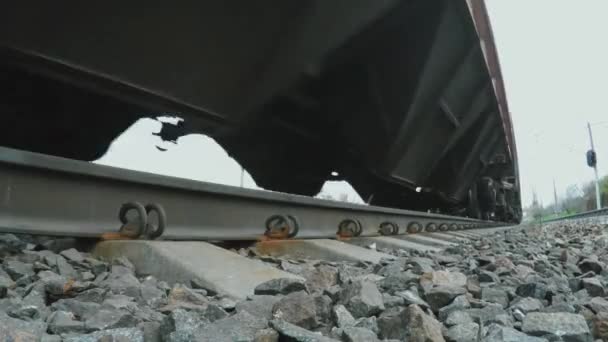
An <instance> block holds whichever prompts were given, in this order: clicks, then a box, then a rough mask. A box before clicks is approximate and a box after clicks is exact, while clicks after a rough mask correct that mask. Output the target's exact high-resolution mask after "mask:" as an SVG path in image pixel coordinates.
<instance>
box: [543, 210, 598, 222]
mask: <svg viewBox="0 0 608 342" xmlns="http://www.w3.org/2000/svg"><path fill="white" fill-rule="evenodd" d="M598 218H599V219H603V220H604V221H606V222H607V223H608V208H602V209H597V210H590V211H585V212H583V213H578V214H572V215H567V216H562V217H557V218H553V219H550V220H543V223H549V222H558V221H570V220H585V219H598Z"/></svg>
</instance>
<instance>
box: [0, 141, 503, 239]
mask: <svg viewBox="0 0 608 342" xmlns="http://www.w3.org/2000/svg"><path fill="white" fill-rule="evenodd" d="M500 225H502V224H501V223H497V222H488V221H481V220H475V219H470V218H464V217H454V216H447V215H439V214H432V213H424V212H416V211H408V210H400V209H391V208H384V207H375V206H366V205H357V204H349V203H341V202H333V201H327V200H320V199H314V198H310V197H305V196H298V195H291V194H284V193H276V192H266V191H258V190H251V189H242V188H237V187H232V186H225V185H218V184H211V183H206V182H199V181H192V180H186V179H180V178H174V177H166V176H160V175H155V174H150V173H144V172H137V171H131V170H125V169H120V168H114V167H108V166H102V165H96V164H91V163H87V162H81V161H75V160H70V159H64V158H59V157H52V156H48V155H42V154H37V153H31V152H25V151H20V150H14V149H8V148H0V230H1V231H6V232H15V233H29V234H43V235H61V236H74V237H91V238H150V239H156V238H158V239H166V240H211V241H217V240H259V239H265V238H271V239H286V238H295V239H310V238H348V237H357V236H360V237H369V236H381V235H402V234H412V233H419V232H423V231H427V232H434V231H437V232H439V231H453V230H463V229H472V228H486V227H487V228H492V227H497V226H500Z"/></svg>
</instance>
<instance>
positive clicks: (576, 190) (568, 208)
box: [524, 176, 608, 221]
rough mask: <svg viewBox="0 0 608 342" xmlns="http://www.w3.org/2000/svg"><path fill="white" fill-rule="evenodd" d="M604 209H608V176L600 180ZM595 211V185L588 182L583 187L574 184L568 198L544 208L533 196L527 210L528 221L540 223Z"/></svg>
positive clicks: (568, 192)
mask: <svg viewBox="0 0 608 342" xmlns="http://www.w3.org/2000/svg"><path fill="white" fill-rule="evenodd" d="M600 194H601V195H600V196H601V202H602V207H608V176H604V177H602V178H601V179H600ZM593 209H595V184H594V183H593V182H588V183H585V184H583V185H582V186H579V185H576V184H573V185H570V186H568V188H567V189H566V196H565V197H564V198H562V199H561V200H558V203H557V207H556V205H555V203H551V204H550V205H547V206H543V205H542V203H540V202H539V201H538V199H537V197H536V194H534V195H533V200H532V204H531V205H530V206H529V207H527V208H525V209H524V210H525V211H526V213H527V215H526V216H527V217H528V219H532V220H536V221H540V220H543V221H545V220H549V219H553V218H558V217H563V216H567V215H572V214H578V213H582V212H585V211H589V210H593Z"/></svg>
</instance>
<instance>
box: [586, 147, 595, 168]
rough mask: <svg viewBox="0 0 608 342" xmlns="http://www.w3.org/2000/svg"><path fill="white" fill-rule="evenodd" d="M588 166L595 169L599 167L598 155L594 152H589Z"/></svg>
mask: <svg viewBox="0 0 608 342" xmlns="http://www.w3.org/2000/svg"><path fill="white" fill-rule="evenodd" d="M587 165H588V166H589V167H595V166H596V165H597V155H596V154H595V151H594V150H589V151H587Z"/></svg>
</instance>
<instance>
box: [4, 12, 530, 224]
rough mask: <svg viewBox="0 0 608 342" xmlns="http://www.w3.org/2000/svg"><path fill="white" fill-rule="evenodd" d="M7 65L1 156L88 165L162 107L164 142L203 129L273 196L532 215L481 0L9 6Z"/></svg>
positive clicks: (514, 217)
mask: <svg viewBox="0 0 608 342" xmlns="http://www.w3.org/2000/svg"><path fill="white" fill-rule="evenodd" d="M0 70H1V72H0V79H1V80H2V82H1V83H0V87H2V88H3V89H2V92H0V112H1V113H2V118H3V119H4V120H3V124H2V126H1V127H0V130H1V132H0V145H3V146H9V147H15V148H20V149H25V150H30V151H35V152H41V153H47V154H52V155H58V156H63V157H68V158H75V159H80V160H95V159H97V158H99V157H100V156H102V155H103V154H104V153H105V152H106V150H107V148H108V146H109V144H110V143H111V142H112V140H113V139H114V138H115V137H116V136H117V135H119V134H120V133H121V132H123V131H124V130H125V129H126V128H128V127H129V126H130V125H131V124H132V123H133V122H135V121H136V120H137V119H139V118H141V117H146V116H153V115H155V114H156V113H166V112H169V113H176V114H177V115H179V116H181V117H183V118H184V119H185V121H184V123H183V124H182V125H181V126H179V127H177V128H176V127H170V126H166V127H164V128H163V130H162V131H161V132H160V135H161V136H162V137H163V138H165V139H176V138H177V137H179V136H181V135H186V134H192V133H204V134H207V135H209V136H211V137H213V138H214V139H215V140H216V141H217V142H218V143H220V144H221V145H222V146H223V147H224V148H225V149H226V150H227V151H228V153H229V154H230V155H231V156H233V157H234V158H235V159H236V160H237V161H239V162H240V163H241V165H243V166H244V167H245V168H246V169H247V170H248V171H249V173H250V174H251V175H252V177H253V178H254V179H255V181H256V182H257V184H258V185H260V186H262V187H264V188H266V189H270V190H276V191H283V192H289V193H297V194H303V195H314V194H316V193H317V192H318V191H319V190H320V189H321V187H322V185H323V183H324V182H325V181H327V180H332V179H343V180H347V181H348V182H350V183H351V184H352V185H353V187H354V188H355V190H357V192H358V193H359V194H360V195H361V197H362V198H363V199H364V200H366V201H367V202H369V203H371V204H376V205H381V206H388V207H397V208H406V209H415V210H424V211H436V212H442V213H449V214H458V215H463V216H470V217H477V218H486V219H494V220H499V221H512V222H517V221H519V220H520V218H521V201H520V194H519V175H518V167H517V151H516V147H515V141H514V136H513V129H512V124H511V118H510V114H509V109H508V105H507V100H506V95H505V90H504V85H503V81H502V76H501V72H500V65H499V62H498V57H497V53H496V48H495V46H494V39H493V36H492V30H491V26H490V23H489V19H488V15H487V11H486V8H485V5H484V2H483V1H482V0H466V1H465V0H457V1H456V0H454V1H452V0H432V1H428V0H377V1H368V0H335V1H324V0H307V1H284V0H265V1H245V0H222V1H219V0H202V1H186V2H182V3H180V4H174V3H166V4H161V5H158V6H150V5H148V6H145V7H142V6H139V5H137V4H135V3H120V4H116V5H114V4H111V3H83V2H79V1H74V0H68V1H64V2H62V3H60V4H58V3H51V2H43V3H38V2H33V1H27V0H26V1H19V2H12V3H7V4H5V5H4V6H3V11H2V12H1V13H0ZM199 157H200V158H203V156H199ZM192 158H197V156H192Z"/></svg>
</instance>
